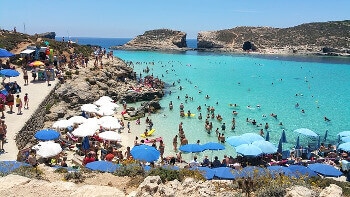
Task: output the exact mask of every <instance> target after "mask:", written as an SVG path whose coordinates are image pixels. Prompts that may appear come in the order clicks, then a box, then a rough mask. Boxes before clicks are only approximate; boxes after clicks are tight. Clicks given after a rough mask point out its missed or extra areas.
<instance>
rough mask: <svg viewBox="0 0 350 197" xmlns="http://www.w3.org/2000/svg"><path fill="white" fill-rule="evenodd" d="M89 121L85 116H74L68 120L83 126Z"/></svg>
mask: <svg viewBox="0 0 350 197" xmlns="http://www.w3.org/2000/svg"><path fill="white" fill-rule="evenodd" d="M87 120H88V119H86V118H85V117H83V116H72V117H70V118H69V119H68V121H70V122H72V123H76V124H82V123H85V122H86V121H87Z"/></svg>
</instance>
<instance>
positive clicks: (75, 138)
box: [66, 132, 79, 142]
mask: <svg viewBox="0 0 350 197" xmlns="http://www.w3.org/2000/svg"><path fill="white" fill-rule="evenodd" d="M66 135H67V138H68V140H70V141H73V142H78V140H79V138H77V137H75V136H74V135H73V134H71V133H69V132H68V133H66Z"/></svg>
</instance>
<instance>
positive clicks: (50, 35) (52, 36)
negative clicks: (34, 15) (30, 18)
mask: <svg viewBox="0 0 350 197" xmlns="http://www.w3.org/2000/svg"><path fill="white" fill-rule="evenodd" d="M38 37H42V38H49V39H55V38H56V33H55V32H46V33H41V34H38Z"/></svg>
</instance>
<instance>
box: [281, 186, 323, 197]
mask: <svg viewBox="0 0 350 197" xmlns="http://www.w3.org/2000/svg"><path fill="white" fill-rule="evenodd" d="M285 196H286V197H316V196H317V195H316V192H314V191H313V190H311V189H309V188H307V187H304V186H300V185H295V186H293V187H292V188H290V189H287V193H286V195H285Z"/></svg>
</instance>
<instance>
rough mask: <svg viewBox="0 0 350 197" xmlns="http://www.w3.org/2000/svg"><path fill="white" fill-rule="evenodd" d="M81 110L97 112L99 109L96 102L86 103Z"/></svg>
mask: <svg viewBox="0 0 350 197" xmlns="http://www.w3.org/2000/svg"><path fill="white" fill-rule="evenodd" d="M80 109H81V111H86V112H96V111H97V106H96V105H94V104H91V103H89V104H84V105H82V106H81V107H80Z"/></svg>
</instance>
